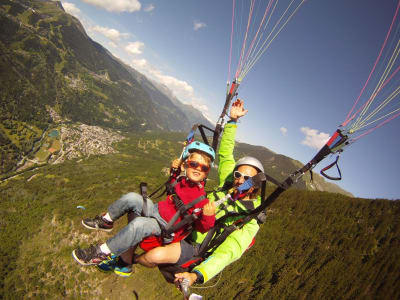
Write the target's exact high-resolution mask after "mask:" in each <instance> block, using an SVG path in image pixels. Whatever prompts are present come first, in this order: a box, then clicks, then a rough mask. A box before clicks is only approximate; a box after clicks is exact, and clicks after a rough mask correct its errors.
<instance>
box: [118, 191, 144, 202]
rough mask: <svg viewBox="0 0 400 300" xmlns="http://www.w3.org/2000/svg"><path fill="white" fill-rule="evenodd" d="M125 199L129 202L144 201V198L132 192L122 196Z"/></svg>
mask: <svg viewBox="0 0 400 300" xmlns="http://www.w3.org/2000/svg"><path fill="white" fill-rule="evenodd" d="M122 198H123V199H125V200H129V201H138V200H141V199H142V196H141V195H139V194H138V193H135V192H130V193H127V194H125V195H123V196H122Z"/></svg>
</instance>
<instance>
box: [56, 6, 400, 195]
mask: <svg viewBox="0 0 400 300" xmlns="http://www.w3.org/2000/svg"><path fill="white" fill-rule="evenodd" d="M296 2H297V4H299V3H300V2H301V0H294V3H296ZM250 3H251V1H250V0H246V1H243V0H235V1H232V0H229V1H228V0H219V1H212V0H203V1H194V0H186V1H177V0H170V1H165V0H154V1H141V0H81V1H78V0H62V4H63V6H64V8H65V10H66V11H67V12H68V13H70V14H72V15H74V16H76V17H77V18H78V19H79V20H80V21H81V22H82V24H83V25H84V27H85V30H86V31H87V33H88V35H89V36H90V37H91V38H92V39H93V40H95V41H97V42H99V43H100V44H102V45H103V46H104V47H105V48H107V49H108V50H109V51H110V52H111V53H112V54H113V55H115V56H116V57H118V58H120V59H122V60H123V61H124V62H125V63H126V64H128V65H130V66H132V67H133V68H135V69H137V70H138V71H140V72H142V73H143V74H145V75H146V76H148V77H149V78H152V79H154V80H156V81H159V82H161V83H163V84H165V85H166V86H167V87H169V88H170V89H171V90H172V91H173V92H174V94H175V95H176V96H177V97H178V98H179V99H180V100H181V101H183V102H185V103H190V104H192V105H193V106H194V107H196V108H198V109H200V110H201V111H202V112H203V113H204V114H205V115H206V116H207V117H208V118H209V119H210V120H211V121H212V122H213V123H215V122H216V121H217V119H218V116H219V115H220V113H221V110H222V107H223V104H224V101H225V94H226V82H227V80H232V79H233V78H234V71H235V70H236V65H237V63H238V61H239V57H240V53H241V51H240V50H241V45H242V43H241V42H239V41H240V38H241V37H242V36H244V33H245V32H246V30H244V29H245V28H246V24H247V23H246V22H247V21H246V20H247V18H248V15H249V9H250V7H249V5H250ZM268 3H269V2H268V1H258V0H257V1H256V2H255V6H254V11H253V15H252V16H253V20H257V18H258V19H259V20H261V19H262V16H263V13H264V11H265V8H266V5H268ZM289 3H290V1H289V0H281V1H279V5H282V6H277V7H276V13H277V14H276V16H278V17H279V16H280V15H282V14H283V11H284V9H285V7H288V5H289ZM233 4H234V5H235V14H234V17H235V18H234V26H233V27H234V34H233V38H232V47H231V46H230V45H231V32H232V12H233V10H232V8H233ZM285 5H286V6H285ZM397 5H398V1H397V0H335V1H332V0H307V1H305V2H304V3H302V5H301V6H300V7H299V9H298V10H297V11H296V13H295V14H294V15H293V16H292V18H291V19H290V20H289V21H288V22H287V24H286V26H285V27H284V28H282V30H281V31H280V32H279V34H278V35H277V36H276V37H275V38H274V39H273V40H272V42H271V43H270V44H268V48H267V49H266V51H265V53H263V55H262V56H261V57H260V58H259V59H258V60H257V61H256V63H255V64H254V66H253V67H252V68H251V69H250V71H249V72H248V73H247V75H246V76H245V77H244V78H243V80H242V82H241V85H240V87H239V90H238V93H239V97H240V98H241V99H243V100H244V101H245V106H246V108H247V109H248V110H249V112H248V114H247V115H246V116H245V117H243V118H242V120H241V121H240V123H239V124H238V140H239V141H241V142H246V143H250V144H254V145H262V146H265V147H267V148H269V149H270V150H272V151H274V152H276V153H279V154H283V155H286V156H289V157H291V158H293V159H296V160H298V161H300V162H302V163H307V162H308V161H309V160H310V159H311V158H313V156H314V155H315V154H316V153H317V151H318V150H319V148H320V147H321V146H322V145H323V144H324V142H326V140H327V139H328V138H329V136H330V135H332V134H333V133H334V132H335V130H336V129H337V128H338V126H339V125H340V124H341V123H342V122H343V121H345V119H346V116H347V114H348V112H349V111H350V109H351V108H352V106H353V103H354V102H355V100H356V99H357V97H358V95H359V94H360V91H361V90H362V89H363V86H364V83H365V82H366V80H367V79H368V77H369V74H370V71H371V69H372V68H373V67H374V63H375V61H376V58H377V57H378V55H379V52H380V49H381V46H382V44H383V43H384V40H385V37H386V34H387V31H388V29H389V27H390V24H391V22H392V18H393V16H394V14H395V11H396V8H397ZM271 7H272V6H271ZM292 7H293V6H292ZM271 9H272V8H271ZM279 12H281V14H278V13H279ZM276 16H275V15H274V17H272V18H271V21H270V22H271V24H273V20H274V18H277V17H276ZM399 18H400V17H399ZM276 20H277V19H276ZM395 25H397V23H396V24H395ZM257 28H258V27H250V29H249V31H248V33H249V36H250V35H251V34H253V36H254V35H255V34H256V32H257ZM396 28H397V27H395V28H394V29H393V36H394V40H396V42H397V40H399V32H397V31H395V29H396ZM265 32H267V31H265ZM258 36H260V33H259V35H258ZM250 40H251V39H250V38H249V39H248V41H249V42H250ZM249 45H250V43H249ZM387 47H389V49H390V47H392V50H393V49H394V46H393V45H392V44H390V43H389V42H388V43H387ZM231 49H232V50H231ZM245 56H246V52H244V55H243V57H245ZM230 57H231V62H230V59H229V58H230ZM382 57H383V56H382ZM382 60H383V58H382ZM378 69H379V70H384V65H383V63H382V65H379V64H378V65H377V66H376V70H378ZM229 70H231V72H229ZM374 80H375V81H374ZM395 80H397V83H398V78H395V77H393V81H395ZM393 81H392V82H391V85H388V86H387V87H385V88H388V89H389V87H391V86H392V85H395V84H396V82H394V83H393ZM370 82H372V83H373V82H375V83H377V82H378V81H377V79H374V78H372V77H371V80H370ZM392 83H393V84H392ZM368 89H369V87H368V86H367V88H366V91H367V90H368ZM394 89H395V88H392V91H393V90H394ZM382 91H383V90H382ZM367 99H368V98H367ZM360 101H361V100H360ZM399 101H400V100H399V99H398V98H395V99H394V100H392V103H394V105H397V107H399ZM395 108H396V106H395ZM399 129H400V118H397V119H394V120H392V121H391V122H388V123H387V124H385V125H384V126H382V127H380V128H378V129H377V130H375V131H373V132H371V133H370V134H367V135H365V136H364V137H362V138H360V139H359V140H357V142H355V143H354V144H351V145H350V146H349V147H347V148H345V150H344V152H343V153H342V154H341V157H340V160H339V165H340V168H341V171H342V176H343V179H342V180H341V181H336V182H334V183H336V184H338V185H339V186H341V187H342V188H344V189H345V190H347V191H349V192H351V193H353V194H354V195H355V196H356V197H362V198H372V199H375V198H385V199H399V198H400V185H399V179H398V175H397V174H398V169H399V148H400V139H399V133H398V132H399ZM188 131H189V128H188ZM334 159H335V156H332V157H328V158H327V159H325V160H324V161H323V162H321V163H320V164H319V165H318V166H317V167H316V168H315V169H314V171H317V172H319V170H320V169H321V168H322V167H324V166H326V165H328V164H329V163H330V162H332V161H333V160H334ZM330 174H331V175H334V174H335V172H332V173H330Z"/></svg>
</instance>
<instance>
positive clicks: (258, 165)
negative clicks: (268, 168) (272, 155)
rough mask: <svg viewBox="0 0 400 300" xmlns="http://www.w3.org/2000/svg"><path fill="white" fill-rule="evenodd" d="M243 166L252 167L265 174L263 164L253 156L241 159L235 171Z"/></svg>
mask: <svg viewBox="0 0 400 300" xmlns="http://www.w3.org/2000/svg"><path fill="white" fill-rule="evenodd" d="M243 165H248V166H252V167H254V168H256V169H257V171H258V172H262V173H264V167H263V165H262V163H261V162H260V161H259V160H258V159H257V158H254V157H252V156H245V157H242V158H241V159H239V160H238V161H237V162H236V165H235V170H236V169H237V168H239V167H240V166H243Z"/></svg>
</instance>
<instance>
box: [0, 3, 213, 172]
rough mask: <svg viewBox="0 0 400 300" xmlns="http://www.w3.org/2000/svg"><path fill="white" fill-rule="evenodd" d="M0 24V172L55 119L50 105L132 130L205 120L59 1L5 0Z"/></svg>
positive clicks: (178, 127)
mask: <svg viewBox="0 0 400 300" xmlns="http://www.w3.org/2000/svg"><path fill="white" fill-rule="evenodd" d="M0 24H1V26H0V53H1V59H0V82H1V85H0V173H1V174H4V173H7V172H9V171H11V170H13V169H14V168H15V167H16V164H17V163H18V161H19V160H21V159H22V158H23V157H24V156H26V155H28V154H29V153H30V152H31V150H32V147H33V145H34V144H35V142H36V141H37V140H39V139H40V137H41V135H42V134H43V132H44V131H45V130H46V129H47V128H49V126H51V125H52V124H53V123H54V120H53V119H52V118H51V117H50V110H54V111H55V112H56V113H57V114H58V115H60V116H61V117H62V118H63V119H65V120H68V121H70V122H72V123H77V122H81V123H84V124H87V125H97V126H103V127H108V128H114V129H121V130H127V131H139V132H141V131H146V130H172V131H186V130H189V129H190V128H191V126H192V124H193V123H194V122H202V123H206V124H208V121H207V120H206V119H205V118H204V117H203V116H202V114H201V113H200V112H198V111H197V115H196V114H195V115H196V117H194V114H193V112H196V110H195V109H194V108H191V109H189V112H187V111H184V109H183V107H185V106H184V105H183V104H182V103H181V104H179V105H176V104H175V103H173V102H172V101H171V100H170V99H169V97H168V96H167V95H166V94H165V92H162V91H159V90H158V89H157V87H156V86H155V85H154V84H152V83H151V81H149V80H147V79H146V78H145V77H144V76H143V75H140V74H139V73H137V72H136V71H135V70H133V69H131V68H130V67H128V66H126V65H124V64H123V63H121V62H120V60H118V59H116V58H115V57H113V56H112V55H111V54H110V53H109V52H108V51H107V50H106V49H105V48H103V47H102V46H101V45H100V44H98V43H96V42H95V41H93V40H92V39H90V38H89V37H88V36H87V34H86V33H85V30H84V28H83V27H82V25H81V23H80V22H79V21H78V20H77V19H76V18H74V17H73V16H71V15H69V14H67V13H65V11H64V10H63V8H62V5H61V3H60V2H54V1H39V0H34V1H26V0H4V1H1V3H0ZM139 78H141V79H139ZM167 88H168V87H164V88H163V90H165V89H167ZM171 94H172V93H171Z"/></svg>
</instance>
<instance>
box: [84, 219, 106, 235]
mask: <svg viewBox="0 0 400 300" xmlns="http://www.w3.org/2000/svg"><path fill="white" fill-rule="evenodd" d="M81 223H82V225H83V226H84V227H86V228H87V229H90V230H101V231H105V232H110V231H112V228H111V229H105V228H100V227H90V226H88V225H86V224H85V223H84V222H83V220H82V222H81Z"/></svg>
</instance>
